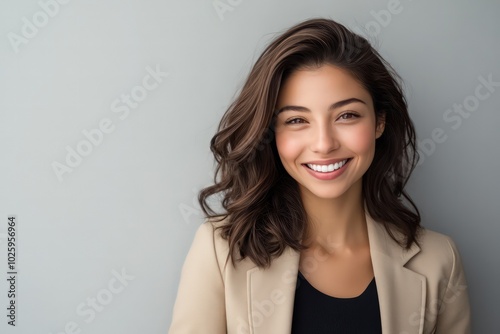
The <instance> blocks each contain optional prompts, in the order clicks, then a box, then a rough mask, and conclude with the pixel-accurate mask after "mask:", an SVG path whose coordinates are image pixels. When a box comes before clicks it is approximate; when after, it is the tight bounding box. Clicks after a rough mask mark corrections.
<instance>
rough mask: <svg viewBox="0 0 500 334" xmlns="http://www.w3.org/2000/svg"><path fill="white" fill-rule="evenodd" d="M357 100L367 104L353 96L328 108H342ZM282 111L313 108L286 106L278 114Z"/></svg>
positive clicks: (306, 110)
mask: <svg viewBox="0 0 500 334" xmlns="http://www.w3.org/2000/svg"><path fill="white" fill-rule="evenodd" d="M355 102H360V103H363V104H365V105H366V103H365V101H363V100H360V99H358V98H355V97H351V98H350V99H345V100H342V101H338V102H335V103H334V104H332V105H331V106H330V107H329V108H328V110H333V109H337V108H341V107H343V106H346V105H348V104H351V103H355ZM282 111H304V112H310V111H311V110H309V109H308V108H306V107H302V106H284V107H281V108H280V109H278V110H277V112H276V115H277V114H279V113H280V112H282Z"/></svg>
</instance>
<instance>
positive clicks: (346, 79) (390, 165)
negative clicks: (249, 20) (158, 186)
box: [169, 19, 470, 334]
mask: <svg viewBox="0 0 500 334" xmlns="http://www.w3.org/2000/svg"><path fill="white" fill-rule="evenodd" d="M415 142H416V139H415V130H414V127H413V123H412V121H411V119H410V118H409V115H408V110H407V103H406V100H405V97H404V96H403V92H402V89H401V86H400V83H399V76H398V75H397V74H396V73H395V71H394V70H393V69H392V68H391V66H390V65H389V64H387V63H386V62H385V61H384V60H383V59H382V57H381V56H380V55H379V54H378V53H377V51H376V50H374V49H373V48H372V47H371V46H370V45H369V43H368V42H367V41H366V40H365V39H364V38H362V37H361V36H358V35H356V34H354V33H352V32H350V31H349V30H347V29H346V28H345V27H344V26H343V25H341V24H339V23H336V22H334V21H331V20H327V19H312V20H308V21H305V22H302V23H300V24H298V25H296V26H294V27H292V28H290V29H289V30H288V31H286V32H285V33H283V34H282V35H281V36H279V37H278V38H276V39H275V40H274V41H273V42H272V43H271V44H270V45H269V46H268V47H267V48H266V49H265V51H264V52H263V54H262V55H261V56H260V57H259V59H258V60H257V62H256V64H255V65H254V67H253V69H252V70H251V72H250V74H249V77H248V79H247V81H246V83H245V85H244V87H243V88H242V90H241V92H240V93H239V95H238V97H237V98H236V99H235V101H234V102H233V103H232V105H231V106H230V107H229V108H228V110H227V112H226V113H225V115H224V116H223V118H222V120H221V122H220V125H219V129H218V132H217V133H216V135H215V136H214V137H213V138H212V140H211V150H212V152H213V153H214V156H215V159H216V161H217V168H216V173H215V175H216V177H215V178H214V185H212V186H209V187H207V188H205V189H203V190H202V191H201V192H200V194H199V201H200V203H201V205H202V208H203V210H204V212H205V214H206V215H207V222H206V223H205V224H202V226H200V227H199V229H198V231H197V233H196V236H195V238H194V241H193V244H192V246H191V249H190V251H189V253H188V255H187V258H186V260H185V263H184V267H183V270H182V275H181V280H180V285H179V290H178V294H177V299H176V303H175V306H174V312H173V319H172V324H171V327H170V331H169V333H171V334H180V333H208V334H217V333H254V334H259V333H260V334H285V333H296V334H298V333H314V334H318V333H453V334H459V333H469V332H470V307H469V301H468V293H467V289H466V281H465V275H464V271H463V268H462V264H461V260H460V256H459V253H458V251H457V248H456V247H455V245H454V243H453V241H452V240H451V239H450V238H449V237H447V236H445V235H442V234H439V233H436V232H433V231H430V230H427V229H424V228H423V227H421V225H420V214H419V211H418V209H417V207H416V206H415V204H414V203H413V201H412V200H411V198H410V197H409V196H408V194H407V193H406V192H405V190H404V186H405V184H406V182H407V180H408V178H409V176H410V174H411V172H412V170H413V168H414V167H415V165H416V162H417V153H416V146H415ZM217 176H219V178H218V180H217ZM216 194H222V196H223V198H222V206H223V208H224V210H225V212H223V213H216V212H215V211H214V210H212V208H211V207H210V205H209V204H208V198H209V197H210V196H212V195H216ZM405 203H406V204H405ZM407 205H409V206H410V207H411V208H413V210H410V208H409V207H408V206H407Z"/></svg>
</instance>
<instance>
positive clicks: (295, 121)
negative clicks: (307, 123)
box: [285, 118, 303, 124]
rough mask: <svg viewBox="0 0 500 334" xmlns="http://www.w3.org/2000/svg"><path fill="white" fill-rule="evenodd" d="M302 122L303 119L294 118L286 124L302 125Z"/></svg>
mask: <svg viewBox="0 0 500 334" xmlns="http://www.w3.org/2000/svg"><path fill="white" fill-rule="evenodd" d="M302 121H303V119H302V118H292V119H289V120H288V121H286V122H285V124H300V123H301V122H302Z"/></svg>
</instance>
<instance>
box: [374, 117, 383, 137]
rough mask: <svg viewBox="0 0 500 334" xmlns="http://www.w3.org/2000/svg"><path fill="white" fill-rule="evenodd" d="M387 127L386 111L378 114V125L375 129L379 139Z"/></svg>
mask: <svg viewBox="0 0 500 334" xmlns="http://www.w3.org/2000/svg"><path fill="white" fill-rule="evenodd" d="M384 129H385V111H383V112H382V113H381V114H380V115H378V116H377V127H376V129H375V137H376V138H377V139H378V138H379V137H380V136H381V135H382V133H384Z"/></svg>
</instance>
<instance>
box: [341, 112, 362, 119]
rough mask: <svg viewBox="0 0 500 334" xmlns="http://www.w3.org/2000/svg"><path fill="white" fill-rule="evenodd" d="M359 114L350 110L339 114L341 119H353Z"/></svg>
mask: <svg viewBox="0 0 500 334" xmlns="http://www.w3.org/2000/svg"><path fill="white" fill-rule="evenodd" d="M358 117H359V116H358V115H356V114H355V113H352V112H346V113H345V114H342V115H340V117H339V118H341V119H353V118H358Z"/></svg>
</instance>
